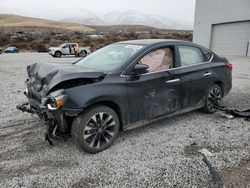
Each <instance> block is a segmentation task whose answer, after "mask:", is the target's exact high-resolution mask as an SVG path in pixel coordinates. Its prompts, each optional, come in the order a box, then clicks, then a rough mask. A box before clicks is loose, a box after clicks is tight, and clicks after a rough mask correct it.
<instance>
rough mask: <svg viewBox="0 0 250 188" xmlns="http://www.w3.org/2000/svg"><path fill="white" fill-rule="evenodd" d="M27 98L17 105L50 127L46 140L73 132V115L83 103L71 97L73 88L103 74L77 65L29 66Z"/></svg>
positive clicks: (81, 109) (79, 111)
mask: <svg viewBox="0 0 250 188" xmlns="http://www.w3.org/2000/svg"><path fill="white" fill-rule="evenodd" d="M27 72H28V79H27V80H26V86H27V89H26V91H25V92H24V94H25V95H26V97H27V99H28V101H25V102H22V103H21V104H19V105H17V106H16V107H17V109H18V110H21V111H22V112H28V113H32V114H37V115H38V116H39V118H40V119H42V120H43V122H44V124H45V125H46V126H47V131H46V133H45V139H46V141H49V143H50V144H52V142H51V140H50V139H51V138H58V137H63V138H66V137H68V136H69V135H70V129H71V123H72V121H73V118H74V117H76V116H77V115H78V114H79V113H81V112H82V111H83V106H80V105H79V104H77V103H76V102H75V101H74V100H72V99H71V97H70V96H69V94H68V93H70V92H68V91H69V90H70V89H71V88H74V87H77V86H82V85H87V84H91V83H96V82H99V81H101V80H102V79H103V73H99V72H94V71H90V70H85V69H81V68H80V67H77V66H75V65H69V64H66V65H62V64H47V63H43V64H33V65H30V66H28V67H27Z"/></svg>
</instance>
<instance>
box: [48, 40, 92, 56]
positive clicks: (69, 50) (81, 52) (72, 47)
mask: <svg viewBox="0 0 250 188" xmlns="http://www.w3.org/2000/svg"><path fill="white" fill-rule="evenodd" d="M90 53H91V51H90V47H79V46H78V44H77V43H64V44H62V45H60V46H58V47H50V48H49V54H50V55H51V56H53V57H61V56H62V55H65V56H68V55H71V56H72V55H74V56H76V57H86V56H87V55H89V54H90Z"/></svg>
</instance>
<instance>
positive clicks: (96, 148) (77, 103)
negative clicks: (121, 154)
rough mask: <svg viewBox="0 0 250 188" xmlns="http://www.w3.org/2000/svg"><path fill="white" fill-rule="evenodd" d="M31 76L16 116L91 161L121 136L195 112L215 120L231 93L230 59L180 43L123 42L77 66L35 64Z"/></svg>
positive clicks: (90, 56) (96, 53) (86, 59)
mask: <svg viewBox="0 0 250 188" xmlns="http://www.w3.org/2000/svg"><path fill="white" fill-rule="evenodd" d="M27 72H28V77H29V78H28V80H27V81H26V84H27V90H26V92H25V94H26V96H27V98H28V100H29V102H27V103H23V104H22V105H21V106H18V108H19V109H22V110H23V111H25V106H26V107H28V108H30V109H29V110H30V111H31V112H34V113H36V114H37V115H38V116H39V117H40V118H41V119H44V120H46V122H49V123H48V127H49V129H48V131H49V134H51V135H52V134H54V133H55V134H56V133H60V134H68V135H72V136H73V138H74V140H75V142H76V143H77V144H78V145H79V146H80V147H81V148H82V149H83V150H84V151H86V152H89V153H96V152H100V151H102V150H104V149H106V148H108V147H109V146H110V145H111V144H112V142H113V141H114V140H115V138H116V137H117V135H118V132H119V131H120V130H128V129H132V128H136V127H139V126H142V125H145V124H148V123H151V122H154V121H156V120H159V119H162V118H166V117H171V116H173V115H177V114H182V113H186V112H189V111H192V110H196V109H202V110H203V111H204V112H206V113H214V112H215V111H216V109H215V108H214V106H213V101H220V100H221V99H222V98H223V97H224V96H225V95H227V94H228V93H229V91H230V90H231V87H232V64H230V63H229V62H228V61H227V60H226V59H225V58H220V57H219V56H217V55H216V54H215V53H213V52H212V51H210V50H209V49H206V48H204V47H202V46H200V45H197V44H194V43H191V42H186V41H177V40H163V39H162V40H160V39H154V40H153V39H152V40H135V41H125V42H119V43H115V44H111V45H109V46H106V47H104V48H101V49H100V50H97V51H95V52H94V53H92V54H90V55H89V56H87V57H86V58H83V59H81V60H80V61H77V62H76V63H75V64H55V63H53V64H51V63H40V64H33V65H30V66H28V68H27ZM26 109H27V108H26ZM29 110H27V111H29ZM30 111H29V112H30ZM60 134H58V135H60Z"/></svg>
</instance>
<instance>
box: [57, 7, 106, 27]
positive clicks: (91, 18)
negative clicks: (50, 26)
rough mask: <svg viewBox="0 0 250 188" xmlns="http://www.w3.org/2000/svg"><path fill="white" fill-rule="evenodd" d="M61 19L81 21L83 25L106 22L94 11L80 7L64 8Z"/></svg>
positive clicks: (103, 23)
mask: <svg viewBox="0 0 250 188" xmlns="http://www.w3.org/2000/svg"><path fill="white" fill-rule="evenodd" d="M61 15H63V16H64V18H63V19H62V21H66V22H74V23H82V24H85V25H106V23H105V22H104V21H103V20H102V19H101V18H100V17H99V16H97V15H96V14H95V13H93V12H91V11H88V10H86V9H82V8H73V9H67V10H64V11H63V13H62V14H61Z"/></svg>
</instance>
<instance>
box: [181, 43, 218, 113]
mask: <svg viewBox="0 0 250 188" xmlns="http://www.w3.org/2000/svg"><path fill="white" fill-rule="evenodd" d="M178 52H179V57H180V62H181V65H180V66H181V67H180V68H179V69H178V70H177V71H178V74H180V75H181V78H180V79H181V88H182V89H181V98H182V108H186V107H191V106H202V105H203V104H204V101H205V98H206V95H207V91H208V89H209V87H210V86H211V82H212V80H213V72H212V68H211V66H210V63H209V62H208V61H206V60H205V57H204V54H203V53H202V50H201V49H200V48H198V47H195V46H191V45H190V46H189V45H178Z"/></svg>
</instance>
